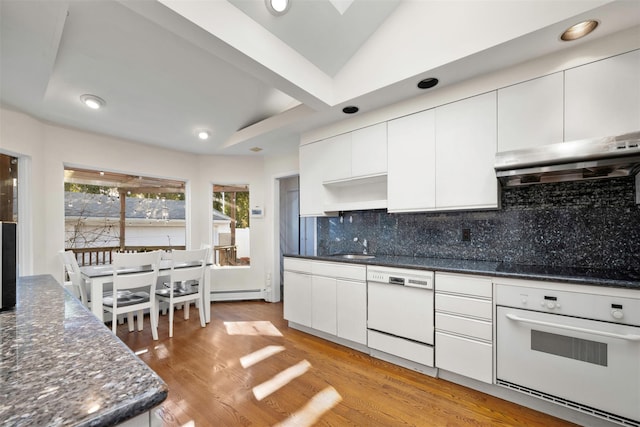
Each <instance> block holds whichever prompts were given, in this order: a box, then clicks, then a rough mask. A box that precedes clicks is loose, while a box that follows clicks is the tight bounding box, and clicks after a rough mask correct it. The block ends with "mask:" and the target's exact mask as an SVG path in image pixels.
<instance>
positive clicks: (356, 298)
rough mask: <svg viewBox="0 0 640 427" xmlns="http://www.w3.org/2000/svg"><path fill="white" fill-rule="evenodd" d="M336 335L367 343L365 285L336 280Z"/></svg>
mask: <svg viewBox="0 0 640 427" xmlns="http://www.w3.org/2000/svg"><path fill="white" fill-rule="evenodd" d="M336 301H337V319H338V325H337V327H338V336H339V337H340V338H344V339H347V340H350V341H355V342H357V343H360V344H366V343H367V286H366V284H364V283H362V282H356V281H352V280H336Z"/></svg>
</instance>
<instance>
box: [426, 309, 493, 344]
mask: <svg viewBox="0 0 640 427" xmlns="http://www.w3.org/2000/svg"><path fill="white" fill-rule="evenodd" d="M436 330H437V331H445V332H453V333H455V334H460V335H465V336H468V337H471V338H478V339H481V340H485V341H489V342H491V340H492V336H493V327H492V324H491V322H489V321H485V320H476V319H469V318H468V317H460V316H454V315H451V314H445V313H436Z"/></svg>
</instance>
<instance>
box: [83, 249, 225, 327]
mask: <svg viewBox="0 0 640 427" xmlns="http://www.w3.org/2000/svg"><path fill="white" fill-rule="evenodd" d="M171 264H172V262H171V260H168V259H163V260H161V261H160V265H159V266H158V277H159V278H160V277H163V276H166V277H167V278H168V277H169V273H170V272H171ZM189 266H191V264H184V265H176V266H175V268H180V267H189ZM149 268H150V266H149ZM212 269H213V264H212V263H208V264H207V267H206V269H205V274H204V289H203V292H202V299H203V300H202V304H204V316H205V322H206V323H210V322H211V273H212V271H211V270H212ZM141 271H145V270H144V269H141V268H135V269H134V268H126V269H122V270H118V274H126V273H138V272H141ZM80 273H81V275H82V279H83V282H84V284H85V286H86V287H87V290H90V300H91V311H92V312H93V314H94V315H95V316H96V317H97V318H98V319H100V320H101V321H103V322H104V310H103V308H102V296H103V292H104V286H105V284H107V283H112V282H113V266H112V265H111V264H103V265H85V266H82V267H80Z"/></svg>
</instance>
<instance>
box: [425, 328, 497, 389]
mask: <svg viewBox="0 0 640 427" xmlns="http://www.w3.org/2000/svg"><path fill="white" fill-rule="evenodd" d="M435 348H436V367H438V368H440V369H446V370H447V371H451V372H455V373H458V374H460V375H464V376H465V377H469V378H474V379H476V380H478V381H482V382H485V383H489V384H491V383H492V382H493V346H492V345H491V344H487V343H483V342H479V341H475V340H471V339H467V338H464V337H459V336H455V335H451V334H447V333H444V332H439V331H436V345H435Z"/></svg>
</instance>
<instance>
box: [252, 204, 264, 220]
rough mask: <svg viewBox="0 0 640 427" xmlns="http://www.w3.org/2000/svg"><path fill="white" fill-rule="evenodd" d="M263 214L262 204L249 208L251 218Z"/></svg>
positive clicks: (259, 216) (260, 216)
mask: <svg viewBox="0 0 640 427" xmlns="http://www.w3.org/2000/svg"><path fill="white" fill-rule="evenodd" d="M263 216H264V209H263V208H262V206H254V207H252V208H251V217H252V218H262V217H263Z"/></svg>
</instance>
